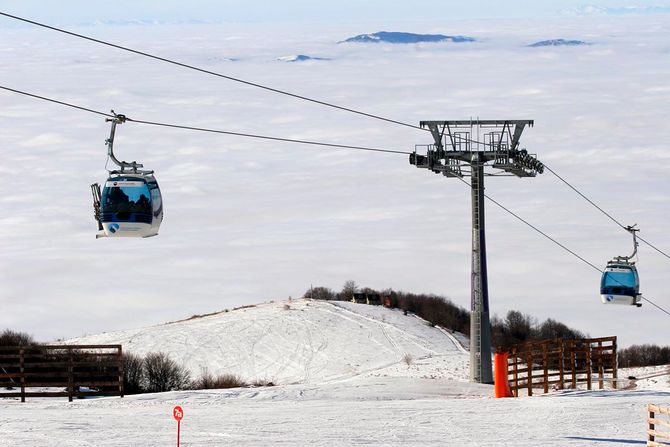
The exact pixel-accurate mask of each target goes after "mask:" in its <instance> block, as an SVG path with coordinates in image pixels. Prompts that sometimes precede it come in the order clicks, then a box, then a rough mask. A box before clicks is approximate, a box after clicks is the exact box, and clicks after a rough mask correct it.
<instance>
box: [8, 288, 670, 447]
mask: <svg viewBox="0 0 670 447" xmlns="http://www.w3.org/2000/svg"><path fill="white" fill-rule="evenodd" d="M465 341H466V340H465V338H464V336H463V335H462V334H451V333H449V332H448V331H445V330H443V329H440V328H435V327H430V326H429V325H428V324H427V323H426V322H425V321H424V320H422V319H420V318H417V317H416V316H413V315H411V314H410V315H404V314H403V312H401V311H398V310H392V309H386V308H383V307H381V306H368V305H361V304H353V303H345V302H325V301H310V300H297V301H290V302H289V301H286V302H270V303H265V304H260V305H257V306H252V307H246V308H241V309H237V310H231V311H228V312H221V313H216V314H212V315H208V316H203V317H194V318H191V319H188V320H184V321H177V322H173V323H167V324H161V325H157V326H151V327H146V328H142V329H136V330H131V331H122V332H110V333H105V334H99V335H92V336H87V337H81V338H77V339H72V340H68V341H67V343H95V344H97V343H121V344H123V345H124V349H125V350H126V351H130V352H135V353H137V354H144V353H147V352H152V351H163V352H166V353H168V354H169V355H170V356H171V357H172V358H173V359H175V360H177V361H179V362H181V363H183V364H184V365H185V366H186V367H188V368H189V369H190V370H191V371H192V372H193V373H194V375H195V376H197V374H198V373H199V372H201V371H204V370H205V369H207V370H208V371H209V372H212V373H215V374H218V373H224V372H226V373H234V374H238V375H240V376H241V377H242V378H244V379H245V380H247V381H254V380H256V379H267V380H271V381H273V382H274V383H276V384H277V386H271V387H251V388H233V389H225V390H197V391H175V392H168V393H156V394H142V395H134V396H126V397H124V398H123V399H121V398H118V397H112V398H92V399H84V400H75V401H74V402H71V403H69V402H67V400H66V399H49V398H33V399H28V401H27V402H26V403H23V404H22V403H20V401H19V400H18V399H0V415H2V416H1V417H0V447H1V446H15V445H30V446H35V447H56V446H62V445H67V446H96V447H98V446H100V447H104V446H109V447H111V446H114V447H120V446H128V447H131V446H133V447H135V446H154V445H170V444H174V441H175V430H176V426H175V422H174V420H173V419H172V408H173V407H174V406H175V405H180V406H181V407H182V408H183V409H184V413H185V417H184V420H183V422H182V428H181V430H182V431H181V436H182V437H181V441H182V445H183V446H224V445H235V446H242V447H246V446H264V445H280V446H282V445H285V446H324V447H325V446H349V445H357V446H422V447H423V446H428V447H431V446H435V447H437V446H443V445H458V446H500V445H504V446H537V445H544V446H602V445H608V446H628V445H636V444H639V445H643V444H644V443H645V442H644V439H645V429H646V413H645V408H646V404H648V403H655V404H659V405H662V406H670V383H669V382H668V374H667V373H668V369H667V367H648V368H631V369H622V370H620V371H619V377H620V378H621V383H622V384H625V383H626V377H627V376H635V377H637V379H638V380H637V381H636V382H635V383H634V384H635V386H634V387H633V386H631V387H630V389H628V390H620V391H612V390H593V391H586V390H566V391H556V392H553V393H550V394H548V395H540V396H535V397H530V398H529V397H521V398H517V399H493V398H492V394H493V389H492V386H490V385H482V384H473V383H469V382H468V381H467V376H468V360H469V355H468V353H467V351H466V350H465V349H464V348H463V343H464V342H465ZM407 354H409V355H410V356H411V360H410V361H409V362H407V361H405V360H404V359H405V356H406V355H407ZM632 384H633V381H631V385H632Z"/></svg>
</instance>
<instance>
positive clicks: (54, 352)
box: [0, 345, 123, 402]
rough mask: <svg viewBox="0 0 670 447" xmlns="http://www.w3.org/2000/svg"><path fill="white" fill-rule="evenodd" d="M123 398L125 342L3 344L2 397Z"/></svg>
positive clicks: (0, 354)
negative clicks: (59, 344)
mask: <svg viewBox="0 0 670 447" xmlns="http://www.w3.org/2000/svg"><path fill="white" fill-rule="evenodd" d="M90 395H95V396H121V397H123V356H122V350H121V345H62V346H57V345H56V346H44V345H43V346H0V397H21V402H25V401H26V397H65V396H67V397H68V398H69V400H70V401H72V398H73V397H75V396H76V397H84V396H90Z"/></svg>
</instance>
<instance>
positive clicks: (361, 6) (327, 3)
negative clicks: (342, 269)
mask: <svg viewBox="0 0 670 447" xmlns="http://www.w3.org/2000/svg"><path fill="white" fill-rule="evenodd" d="M0 5H1V8H2V10H4V11H7V12H12V13H17V14H26V15H30V16H31V17H35V18H39V19H43V20H46V19H49V20H55V21H58V22H80V21H91V20H102V19H109V20H124V19H125V20H130V19H156V20H190V19H194V20H212V21H234V22H239V21H242V22H245V21H252V22H278V21H289V22H302V21H310V22H315V21H316V22H326V21H328V22H332V21H338V22H356V21H371V20H399V19H402V20H425V19H435V18H438V19H442V20H458V19H474V18H508V17H509V18H520V17H521V18H523V17H547V16H555V15H558V14H560V12H561V11H562V10H564V9H569V8H575V7H580V6H585V5H593V6H598V7H611V8H620V7H628V6H661V7H670V1H668V0H657V1H653V2H651V3H644V2H639V1H634V0H633V1H603V0H591V1H588V0H586V1H582V0H560V1H559V0H548V1H541V2H538V1H528V0H512V1H506V2H500V1H495V0H478V1H472V2H464V1H443V0H416V1H412V2H407V1H405V2H389V1H382V0H363V1H361V0H338V1H335V0H318V1H313V0H288V1H280V2H277V1H267V0H266V1H260V2H249V1H246V0H224V1H215V0H196V1H190V2H185V1H182V0H161V1H155V0H151V1H140V2H138V1H130V0H120V1H115V2H91V1H88V0H63V1H59V2H53V3H52V2H49V3H47V2H44V1H42V0H3V1H1V2H0Z"/></svg>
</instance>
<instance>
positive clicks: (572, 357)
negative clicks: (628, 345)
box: [507, 337, 617, 397]
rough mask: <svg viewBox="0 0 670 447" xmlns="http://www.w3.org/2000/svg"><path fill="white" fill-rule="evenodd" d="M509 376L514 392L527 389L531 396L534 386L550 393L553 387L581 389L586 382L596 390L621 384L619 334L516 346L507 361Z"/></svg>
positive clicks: (516, 395)
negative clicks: (618, 359) (608, 383)
mask: <svg viewBox="0 0 670 447" xmlns="http://www.w3.org/2000/svg"><path fill="white" fill-rule="evenodd" d="M507 376H508V380H509V383H510V388H511V391H512V394H514V396H515V397H518V396H519V390H521V389H525V390H527V392H528V395H529V396H532V395H533V390H534V389H537V388H539V389H542V392H543V393H548V392H549V390H550V389H561V390H562V389H565V388H568V387H569V388H572V389H574V388H577V385H579V384H586V388H587V389H589V390H590V389H592V387H593V383H594V382H597V383H598V388H600V389H602V388H603V387H604V382H605V381H611V383H612V387H613V388H615V389H616V387H617V344H616V337H604V338H586V339H577V340H563V339H555V340H543V341H539V342H529V343H524V344H521V345H515V346H513V347H512V349H511V350H510V353H509V357H508V362H507Z"/></svg>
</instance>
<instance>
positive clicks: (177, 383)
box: [143, 352, 191, 393]
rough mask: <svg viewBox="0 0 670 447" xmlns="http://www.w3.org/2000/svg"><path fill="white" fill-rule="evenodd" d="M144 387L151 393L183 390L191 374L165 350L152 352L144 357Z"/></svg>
mask: <svg viewBox="0 0 670 447" xmlns="http://www.w3.org/2000/svg"><path fill="white" fill-rule="evenodd" d="M143 366H144V382H145V383H144V385H145V386H144V388H145V389H146V391H148V392H150V393H159V392H163V391H173V390H183V389H185V388H187V387H188V385H189V384H190V381H191V374H190V373H189V371H188V370H187V369H186V368H184V367H183V366H182V365H178V364H177V362H175V361H174V360H172V359H171V358H170V357H168V355H167V354H165V353H163V352H151V353H149V354H147V356H146V357H144V365H143Z"/></svg>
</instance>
